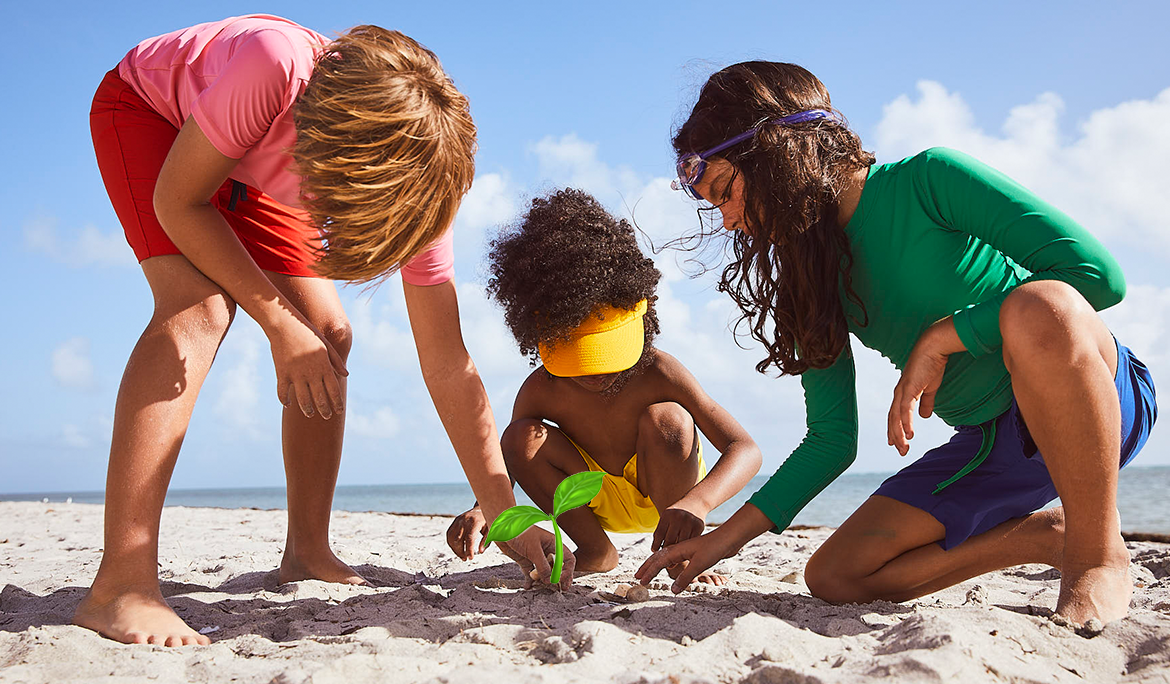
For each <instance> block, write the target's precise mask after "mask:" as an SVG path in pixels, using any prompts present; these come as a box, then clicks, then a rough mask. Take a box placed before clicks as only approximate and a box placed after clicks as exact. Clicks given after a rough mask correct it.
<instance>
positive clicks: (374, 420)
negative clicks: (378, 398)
mask: <svg viewBox="0 0 1170 684" xmlns="http://www.w3.org/2000/svg"><path fill="white" fill-rule="evenodd" d="M401 425H402V422H401V421H400V420H399V419H398V416H397V415H396V414H395V413H394V409H392V408H391V407H389V406H380V407H378V408H377V409H375V410H374V412H373V413H372V414H370V415H365V414H362V413H357V412H355V411H354V410H353V408H352V406H351V407H347V409H346V416H345V429H346V431H347V432H350V433H353V434H355V435H359V436H361V437H372V438H376V439H389V438H390V437H394V436H395V435H397V434H398V431H399V428H400V427H401Z"/></svg>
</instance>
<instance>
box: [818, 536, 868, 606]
mask: <svg viewBox="0 0 1170 684" xmlns="http://www.w3.org/2000/svg"><path fill="white" fill-rule="evenodd" d="M843 560H844V559H840V558H836V557H834V556H833V555H832V554H830V553H828V552H826V551H825V550H824V548H823V547H822V548H821V549H819V550H818V551H817V552H816V553H814V554H813V556H812V558H810V559H809V560H808V564H807V565H806V566H805V568H804V582H805V584H806V585H807V586H808V592H809V593H810V594H812V595H813V596H815V597H817V598H819V599H820V600H822V601H825V602H828V603H860V602H862V601H864V600H866V597H864V596H863V595H862V593H861V591H860V589H861V586H860V579H859V578H856V577H852V576H850V575H849V574H848V573H847V572H845V568H846V567H847V565H846V563H845V562H843Z"/></svg>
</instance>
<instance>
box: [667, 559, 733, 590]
mask: <svg viewBox="0 0 1170 684" xmlns="http://www.w3.org/2000/svg"><path fill="white" fill-rule="evenodd" d="M689 562H690V561H683V562H681V563H679V564H678V565H672V566H670V567H669V568H667V569H666V574H668V575H670V578H671V579H677V578H678V576H679V575H681V574H682V571H683V570H684V569H686V567H687V563H689ZM691 583H692V584H711V585H714V586H717V587H721V586H723V585H725V584H727V576H726V575H720V574H718V573H715V572H710V571H708V572H701V573H699V576H698V577H696V578H695V579H694V580H692V581H691Z"/></svg>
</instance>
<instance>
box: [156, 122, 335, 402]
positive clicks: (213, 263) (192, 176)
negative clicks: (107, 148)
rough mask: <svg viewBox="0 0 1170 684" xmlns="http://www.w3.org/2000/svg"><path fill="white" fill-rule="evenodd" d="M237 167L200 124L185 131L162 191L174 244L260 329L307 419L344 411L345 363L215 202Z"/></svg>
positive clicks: (162, 217)
mask: <svg viewBox="0 0 1170 684" xmlns="http://www.w3.org/2000/svg"><path fill="white" fill-rule="evenodd" d="M236 163H237V160H235V159H232V158H230V157H227V156H225V155H223V154H222V153H220V152H219V151H218V150H217V149H216V148H215V147H214V146H213V145H212V144H211V142H210V141H209V140H208V139H207V136H206V135H204V134H203V131H202V130H201V129H200V128H199V124H198V123H196V122H195V120H194V119H193V118H189V119H187V122H186V123H185V124H183V127H182V129H180V130H179V134H178V136H177V137H176V138H175V142H174V144H173V145H172V146H171V150H170V152H169V153H168V154H167V158H166V161H164V162H163V166H162V169H161V170H160V171H159V176H158V181H157V183H156V184H155V190H154V209H155V215H156V216H158V220H159V223H160V224H161V225H162V227H163V230H164V231H165V232H166V234H167V237H169V238H170V239H171V241H172V242H174V243H175V246H176V247H178V248H179V251H181V252H182V253H183V256H184V257H186V258H187V260H188V261H190V262H191V263H192V264H193V265H194V266H195V268H197V269H199V271H200V272H201V273H203V275H205V276H207V278H208V279H209V280H211V281H212V282H214V283H215V284H216V285H218V286H219V287H221V288H223V290H224V291H225V292H227V293H228V295H229V296H230V297H231V298H232V299H233V300H235V302H236V303H237V304H239V305H240V307H241V308H243V309H244V311H247V312H248V315H249V316H251V317H252V318H253V319H255V320H256V322H257V323H259V324H260V327H261V328H263V329H264V332H265V333H266V334H267V335H268V339H269V341H270V342H271V344H272V358H273V362H274V363H275V365H276V377H277V395H278V397H279V398H280V401H281V403H283V404H285V405H290V404H291V403H292V401H293V400H295V401H296V402H297V404H298V405H299V406H300V408H301V411H302V412H303V413H304V414H305V415H306V416H311V415H313V414H314V413H315V412H316V411H320V413H321V415H322V416H323V417H326V418H327V417H329V416H330V415H331V414H332V411H333V410H338V411H340V410H342V409H343V408H344V405H343V402H342V393H341V386H340V384H339V383H338V381H337V374H341V375H347V372H346V370H345V363H344V362H343V361H342V360H341V357H340V356H338V355H337V353H336V352H335V351H334V350H333V349H332V348H331V347H330V346H329V345H328V344H327V343H326V342H325V340H324V338H322V337H321V335H320V334H319V333H318V332H317V331H316V330H315V329H313V327H312V325H311V324H310V323H309V322H308V320H307V319H306V318H305V317H304V316H303V315H302V314H301V312H300V311H298V310H297V309H296V307H295V306H293V305H292V303H291V302H290V301H288V300H287V299H286V298H285V297H284V295H282V294H281V293H280V291H279V290H277V289H276V287H275V286H274V285H273V284H272V283H271V282H270V281H269V280H268V278H267V277H266V276H265V275H264V272H263V271H261V270H260V267H259V266H257V265H256V262H255V261H253V260H252V257H251V256H250V255H249V254H248V252H247V250H245V249H244V245H243V244H241V243H240V240H239V238H237V237H236V235H235V233H234V232H233V231H232V229H231V227H230V226H228V224H227V221H225V220H224V218H223V216H222V215H221V214H220V213H219V210H218V209H216V208H215V207H213V206H212V205H211V203H210V200H211V197H212V196H213V195H214V194H215V193H216V192H217V191H218V190H219V188H220V186H221V185H223V183H224V181H225V180H227V177H228V174H229V173H231V170H232V169H233V168H234V167H235V165H236Z"/></svg>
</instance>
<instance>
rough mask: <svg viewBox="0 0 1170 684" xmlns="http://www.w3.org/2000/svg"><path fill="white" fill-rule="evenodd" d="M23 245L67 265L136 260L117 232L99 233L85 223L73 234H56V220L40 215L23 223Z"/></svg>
mask: <svg viewBox="0 0 1170 684" xmlns="http://www.w3.org/2000/svg"><path fill="white" fill-rule="evenodd" d="M24 245H25V248H26V249H28V250H29V251H32V252H35V253H38V254H43V255H45V256H48V257H50V258H52V259H53V260H54V261H59V262H61V263H64V264H66V265H69V266H74V267H80V266H134V265H135V264H137V263H138V261H137V260H136V259H135V258H134V252H133V251H132V250H131V249H130V245H128V244H126V238H125V236H123V234H122V232H121V231H118V230H115V231H113V232H109V233H103V232H102V231H100V230H98V229H97V227H96V226H93V225H90V224H86V225H85V226H83V227H82V228H81V230H79V231H77V232H76V233H74V234H71V235H66V236H64V237H62V236H60V235H58V234H57V220H56V219H54V218H51V217H46V216H41V217H37V218H34V219H31V220H29V221H28V222H26V223H25V224H24Z"/></svg>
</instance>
